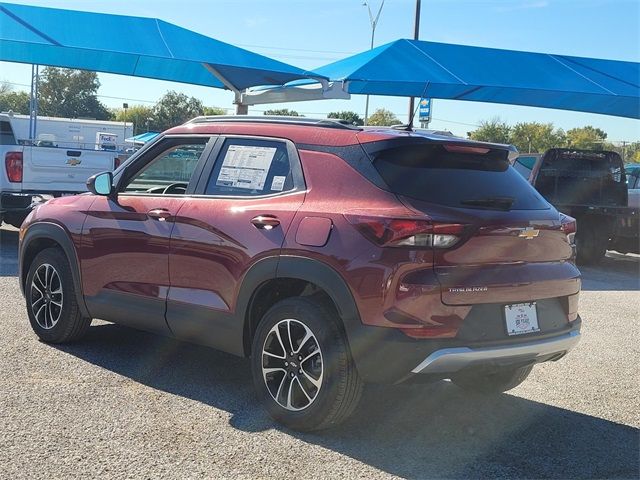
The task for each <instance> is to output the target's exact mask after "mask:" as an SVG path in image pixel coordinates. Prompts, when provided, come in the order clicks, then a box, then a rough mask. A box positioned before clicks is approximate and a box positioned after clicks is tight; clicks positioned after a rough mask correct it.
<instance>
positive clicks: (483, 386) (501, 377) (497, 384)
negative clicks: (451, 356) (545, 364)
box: [451, 365, 533, 394]
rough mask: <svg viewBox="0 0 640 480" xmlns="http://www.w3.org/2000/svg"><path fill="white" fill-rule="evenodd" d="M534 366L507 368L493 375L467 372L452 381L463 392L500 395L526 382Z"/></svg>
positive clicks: (492, 373)
mask: <svg viewBox="0 0 640 480" xmlns="http://www.w3.org/2000/svg"><path fill="white" fill-rule="evenodd" d="M532 369H533V365H529V366H528V367H520V368H508V369H507V368H506V369H502V370H498V371H496V372H491V373H479V372H467V373H462V374H460V375H456V376H454V377H452V378H451V381H452V382H453V383H454V384H456V385H457V386H458V387H460V388H462V389H463V390H468V391H470V392H475V393H482V394H498V393H502V392H506V391H507V390H511V389H512V388H515V387H517V386H518V385H520V384H521V383H522V382H524V381H525V380H526V379H527V377H528V376H529V374H530V373H531V370H532Z"/></svg>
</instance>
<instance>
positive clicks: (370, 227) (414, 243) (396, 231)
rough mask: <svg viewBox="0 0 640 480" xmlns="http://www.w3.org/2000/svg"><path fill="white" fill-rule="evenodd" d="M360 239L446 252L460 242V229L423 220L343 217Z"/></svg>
mask: <svg viewBox="0 0 640 480" xmlns="http://www.w3.org/2000/svg"><path fill="white" fill-rule="evenodd" d="M345 217H346V218H347V220H348V221H349V223H351V224H352V225H353V226H355V227H356V228H357V229H358V231H359V232H360V233H362V235H364V236H365V237H366V238H368V239H369V240H371V241H372V242H374V243H375V244H377V245H380V246H382V247H414V248H421V247H434V248H449V247H452V246H453V245H455V244H456V243H458V242H459V241H460V238H461V235H462V233H463V232H464V225H461V224H459V223H441V222H438V223H434V222H431V221H428V220H423V219H412V218H384V217H369V216H360V215H345Z"/></svg>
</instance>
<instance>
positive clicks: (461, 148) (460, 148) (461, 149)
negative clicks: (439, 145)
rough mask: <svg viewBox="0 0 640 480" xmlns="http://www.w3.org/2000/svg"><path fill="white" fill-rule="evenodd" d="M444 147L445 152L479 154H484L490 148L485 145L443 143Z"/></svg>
mask: <svg viewBox="0 0 640 480" xmlns="http://www.w3.org/2000/svg"><path fill="white" fill-rule="evenodd" d="M443 147H444V149H445V150H446V151H447V152H451V153H478V154H480V155H484V154H485V153H489V151H490V150H491V149H490V148H485V147H470V146H467V145H448V144H444V145H443Z"/></svg>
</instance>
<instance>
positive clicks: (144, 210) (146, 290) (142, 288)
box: [80, 136, 212, 333]
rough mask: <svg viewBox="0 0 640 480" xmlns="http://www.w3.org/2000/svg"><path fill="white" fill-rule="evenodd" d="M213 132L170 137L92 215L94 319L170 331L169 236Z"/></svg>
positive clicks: (88, 249) (88, 231)
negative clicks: (168, 320) (196, 135)
mask: <svg viewBox="0 0 640 480" xmlns="http://www.w3.org/2000/svg"><path fill="white" fill-rule="evenodd" d="M210 143H212V140H211V139H210V137H208V136H206V137H203V136H198V137H166V138H164V139H163V140H161V141H160V142H158V143H157V144H155V145H154V146H153V147H152V148H151V149H149V150H148V151H147V152H146V153H145V154H143V155H141V156H140V157H138V158H137V160H136V161H132V162H131V163H130V164H129V165H128V166H127V167H126V170H125V171H124V172H123V173H122V175H120V176H119V182H118V185H117V187H116V188H117V194H116V195H114V196H112V197H97V198H96V200H95V201H94V202H93V204H92V206H91V208H90V211H89V212H87V213H88V215H87V221H86V222H85V225H84V229H83V237H82V247H81V252H80V258H81V269H82V282H83V288H84V293H85V297H86V302H87V307H88V309H89V312H90V313H91V316H92V317H95V318H102V319H105V320H110V321H115V322H117V323H122V324H126V325H130V326H133V327H136V328H140V329H143V330H147V331H155V332H159V333H169V332H170V330H169V328H168V327H167V324H166V321H165V316H164V314H165V308H166V298H167V293H168V288H169V265H168V262H169V256H168V255H169V241H170V236H171V231H172V230H173V228H174V225H175V223H174V220H175V217H176V215H177V214H178V211H179V210H180V208H181V207H182V205H183V204H184V201H185V194H186V193H188V192H189V191H190V189H192V188H193V186H194V184H195V182H196V181H197V179H196V178H195V177H197V174H194V172H197V171H199V169H198V165H199V164H200V162H201V161H204V157H205V156H206V155H207V154H208V152H209V151H210Z"/></svg>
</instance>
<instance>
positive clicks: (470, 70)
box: [315, 40, 640, 118]
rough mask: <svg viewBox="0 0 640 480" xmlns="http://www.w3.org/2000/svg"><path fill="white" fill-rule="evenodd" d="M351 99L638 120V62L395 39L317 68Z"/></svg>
mask: <svg viewBox="0 0 640 480" xmlns="http://www.w3.org/2000/svg"><path fill="white" fill-rule="evenodd" d="M315 72H316V73H317V74H320V75H323V76H326V77H328V78H329V79H330V80H334V81H344V82H346V86H345V88H346V90H347V91H348V92H349V93H352V94H370V95H392V96H407V97H409V96H412V97H431V98H444V99H451V100H472V101H477V102H492V103H506V104H512V105H528V106H533V107H547V108H558V109H563V110H576V111H581V112H592V113H602V114H607V115H616V116H620V117H629V118H640V64H639V63H636V62H623V61H614V60H600V59H596V58H582V57H571V56H567V55H551V54H544V53H531V52H520V51H514V50H499V49H493V48H481V47H470V46H464V45H452V44H446V43H434V42H424V41H418V40H397V41H395V42H392V43H388V44H386V45H382V46H380V47H377V48H375V49H373V50H368V51H366V52H362V53H359V54H357V55H353V56H351V57H348V58H345V59H343V60H339V61H337V62H334V63H331V64H329V65H326V66H324V67H321V68H319V69H317V70H315Z"/></svg>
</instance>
